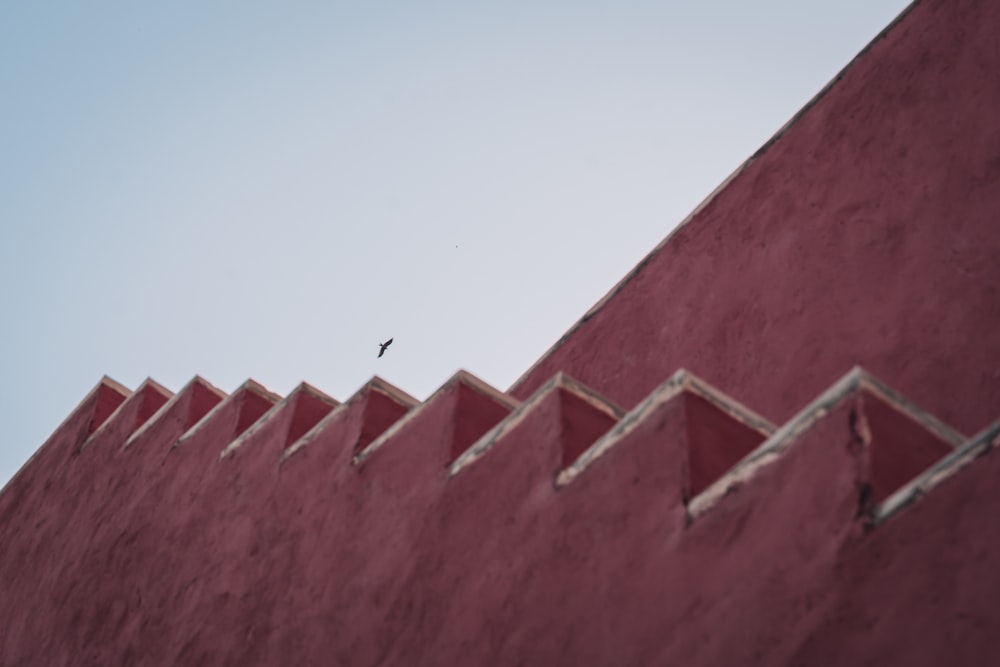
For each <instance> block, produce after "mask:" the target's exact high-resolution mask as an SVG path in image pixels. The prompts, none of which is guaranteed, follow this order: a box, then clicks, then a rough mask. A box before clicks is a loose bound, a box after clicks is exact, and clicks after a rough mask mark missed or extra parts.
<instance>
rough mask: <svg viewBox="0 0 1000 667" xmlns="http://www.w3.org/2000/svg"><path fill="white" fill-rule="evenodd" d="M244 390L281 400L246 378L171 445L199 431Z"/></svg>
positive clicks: (183, 441)
mask: <svg viewBox="0 0 1000 667" xmlns="http://www.w3.org/2000/svg"><path fill="white" fill-rule="evenodd" d="M244 391H249V392H253V393H255V394H257V395H258V396H264V397H265V398H269V399H271V400H272V401H274V402H276V403H277V402H278V401H280V400H281V396H279V395H278V394H276V393H274V392H273V391H271V390H269V389H268V388H267V387H265V386H264V385H262V384H260V383H259V382H257V381H256V380H247V381H246V382H244V383H243V384H241V385H240V386H239V387H237V388H236V389H235V390H234V391H233V393H231V394H229V396H227V397H226V398H224V399H223V400H222V401H220V402H219V403H218V404H217V405H216V406H215V407H214V408H212V409H211V410H209V411H208V412H206V413H205V416H204V417H202V418H201V419H199V420H198V422H197V423H196V424H195V425H194V426H192V427H191V428H189V429H188V430H187V431H185V432H184V434H183V435H181V437H179V438H178V439H177V442H175V443H174V444H173V446H174V447H179V446H180V445H182V444H183V443H185V442H187V441H188V440H190V439H191V438H192V437H193V436H194V435H195V434H196V433H198V431H200V430H201V429H203V428H204V427H205V424H207V423H208V422H210V421H212V418H213V417H215V415H217V414H218V413H219V411H221V410H223V409H224V408H225V407H226V406H227V405H229V403H230V402H231V401H234V400H236V397H237V396H239V395H240V394H241V393H242V392H244Z"/></svg>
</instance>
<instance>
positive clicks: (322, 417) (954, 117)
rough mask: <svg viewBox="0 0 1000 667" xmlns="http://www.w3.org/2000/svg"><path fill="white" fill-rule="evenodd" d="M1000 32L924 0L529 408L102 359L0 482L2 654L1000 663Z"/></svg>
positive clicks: (270, 659)
mask: <svg viewBox="0 0 1000 667" xmlns="http://www.w3.org/2000/svg"><path fill="white" fill-rule="evenodd" d="M998 28H1000V5H996V3H988V2H985V1H983V2H946V1H945V0H923V2H921V3H920V4H918V5H917V6H916V7H915V8H914V9H913V10H912V11H911V12H910V13H909V14H908V15H907V16H905V18H904V19H903V21H902V22H901V23H900V24H899V25H897V26H896V27H894V28H893V29H892V30H891V31H890V32H889V33H888V35H887V36H886V37H885V38H883V39H880V40H879V41H877V42H876V43H875V44H874V45H873V46H872V48H871V49H870V50H869V51H868V52H867V53H866V54H865V55H863V56H862V57H861V58H860V60H858V61H857V62H855V63H854V64H853V65H852V66H851V67H850V68H849V69H848V70H847V71H846V73H845V75H844V76H843V78H842V79H841V80H840V81H839V82H838V83H837V84H836V85H835V86H834V87H833V88H832V89H830V90H829V91H828V92H827V93H826V94H825V95H824V96H822V97H821V98H820V99H819V100H818V101H817V102H816V103H815V104H814V105H813V106H812V107H811V108H809V109H808V110H807V111H806V112H805V113H804V115H803V116H802V117H801V118H799V119H798V120H797V121H796V122H795V123H794V124H793V125H792V126H791V127H790V128H789V129H788V130H787V131H785V132H784V133H783V134H782V135H781V136H780V137H779V138H778V139H777V140H776V141H775V142H774V143H773V144H772V145H771V146H769V147H768V148H767V150H766V151H764V152H763V153H762V154H761V155H760V156H758V157H757V158H756V159H755V160H753V161H752V162H751V163H749V164H748V165H747V166H745V167H744V169H743V171H742V172H740V173H739V174H738V175H737V176H736V178H735V179H734V180H733V181H732V182H730V183H729V185H728V186H727V187H726V188H725V189H723V190H722V191H721V192H720V193H719V194H718V195H716V196H715V197H714V198H713V199H712V200H711V201H710V202H709V203H708V204H707V205H706V206H705V208H703V209H702V210H701V212H700V213H698V214H697V215H696V216H695V218H694V219H693V220H692V221H691V222H689V223H688V224H687V225H686V226H684V227H682V228H681V229H680V230H679V231H678V232H676V233H675V234H674V235H673V236H672V237H671V239H670V240H669V242H668V243H666V244H665V245H664V246H662V247H661V248H660V249H659V250H658V251H656V252H654V254H653V255H652V256H651V257H650V259H649V261H648V262H647V263H645V264H644V265H643V266H641V267H640V269H639V270H638V272H637V273H635V274H634V275H633V276H632V277H631V278H630V279H629V280H628V281H627V282H626V283H625V284H624V285H623V286H622V287H621V288H620V289H619V290H618V291H617V293H616V294H615V295H614V296H613V297H612V298H611V299H610V300H609V301H608V302H607V303H605V304H604V305H603V307H601V308H600V309H599V310H597V311H596V312H595V313H594V314H592V315H591V316H588V318H586V319H585V321H584V322H583V323H582V324H581V325H580V326H579V327H578V328H577V329H576V330H575V331H574V332H573V333H572V334H571V335H570V337H569V338H568V340H566V341H564V342H563V343H562V344H561V345H560V346H559V347H557V348H556V349H555V351H554V352H553V353H551V354H550V355H548V356H547V357H546V358H544V359H543V360H542V361H541V362H540V363H539V365H538V366H536V367H535V368H534V369H533V370H532V371H530V372H529V373H528V375H527V376H526V377H525V379H524V380H523V382H521V383H520V384H519V385H518V386H517V387H516V388H515V390H514V391H513V392H512V393H513V394H514V395H513V396H512V395H509V394H503V393H501V392H498V391H496V390H495V389H493V388H491V387H489V386H488V385H485V384H484V383H482V382H481V381H479V380H477V379H475V378H473V377H471V376H469V375H468V374H465V373H459V374H457V375H456V376H455V377H454V378H452V379H451V380H449V381H448V382H447V383H445V385H443V386H442V388H441V389H440V390H439V391H438V392H436V393H435V394H434V395H433V396H432V397H431V398H430V399H428V400H427V401H425V402H424V403H422V404H419V405H418V404H417V403H416V401H414V400H413V399H412V398H411V397H409V396H407V395H406V394H405V393H403V392H401V391H399V390H397V389H395V388H394V387H392V386H391V385H388V384H387V383H385V382H384V381H381V380H379V379H377V378H376V379H374V380H372V382H370V383H369V384H368V385H366V386H365V387H363V388H362V389H361V390H360V391H359V392H358V393H357V394H355V395H354V396H352V397H350V398H349V399H348V400H346V401H345V402H344V403H343V404H339V403H338V402H337V401H335V400H333V399H331V398H330V397H327V396H324V395H323V394H322V393H321V392H319V391H317V390H315V389H313V388H311V387H309V386H308V385H302V386H301V387H299V388H298V389H297V390H295V391H294V392H292V393H291V394H290V395H289V396H288V397H286V398H281V397H279V396H276V395H274V394H272V393H270V392H268V391H267V390H266V389H264V388H263V387H260V386H259V385H257V384H255V383H253V382H248V383H247V384H245V385H244V386H242V387H240V388H239V389H237V390H236V391H234V392H233V393H232V394H230V395H226V394H225V393H224V392H220V391H219V390H217V389H215V388H214V387H212V386H211V385H209V384H208V383H206V382H205V381H203V380H201V379H199V378H195V379H194V380H192V382H191V383H189V384H188V385H187V386H186V387H184V388H183V389H181V390H180V391H178V392H177V393H176V394H171V392H169V391H168V390H166V389H164V388H163V387H160V386H159V385H157V384H156V383H153V382H147V383H144V384H143V385H142V386H141V387H139V388H138V389H136V390H135V391H134V392H129V391H128V390H126V389H125V388H123V387H120V386H118V385H116V384H115V383H113V382H111V381H108V380H105V381H102V382H101V383H100V384H99V385H98V387H97V388H96V389H95V391H94V392H92V393H91V394H90V395H88V397H86V398H85V399H84V401H83V402H82V403H81V405H80V406H79V407H78V408H77V410H76V411H75V412H74V413H73V414H72V415H70V416H69V417H68V418H67V420H66V422H64V424H63V425H61V426H60V427H59V428H58V429H57V430H56V432H55V433H54V434H53V436H52V437H51V438H50V439H49V440H48V441H47V442H46V443H45V444H44V445H43V446H42V448H41V449H40V450H39V452H38V454H37V455H36V456H35V457H34V458H33V459H32V460H31V461H30V462H29V463H28V464H27V465H26V466H25V468H23V469H22V471H21V472H20V473H18V475H17V476H16V477H15V478H14V479H13V480H12V481H11V482H10V483H9V484H8V486H7V487H6V488H5V489H4V490H3V492H2V493H0V620H2V622H0V665H109V664H114V665H177V664H182V665H220V664H232V665H245V664H260V665H286V664H317V665H329V664H341V665H377V664H379V665H390V664H391V665H451V664H456V665H458V664H463V665H464V664H468V665H480V664H496V665H508V664H509V665H517V664H541V665H607V664H615V665H648V664H669V665H789V666H794V665H851V666H854V665H859V664H862V665H863V664H892V665H895V664H900V665H903V664H905V665H918V666H919V665H927V666H928V667H929V666H932V665H935V666H936V665H941V664H961V665H977V666H978V665H983V664H989V661H990V659H991V657H992V656H994V655H997V654H998V653H1000V640H998V637H1000V606H998V605H997V604H996V599H997V597H998V595H1000V570H998V569H997V568H996V566H995V564H996V562H997V561H998V559H1000V533H998V532H997V531H996V529H995V525H994V524H995V517H996V516H997V513H998V512H1000V495H998V494H996V493H995V492H994V491H995V488H996V485H997V481H998V475H1000V455H997V454H995V453H994V452H993V449H994V448H995V447H996V446H997V445H1000V422H994V423H995V425H994V426H993V427H992V429H991V430H986V431H983V432H982V433H980V434H979V435H978V436H977V437H976V438H973V439H972V440H968V441H967V440H966V438H965V437H964V436H962V435H960V434H959V433H957V432H956V431H954V430H953V429H952V428H950V427H949V424H950V425H951V426H954V427H957V428H958V429H959V430H960V431H964V432H966V433H971V432H972V431H974V430H976V429H978V428H980V427H982V426H984V425H985V424H987V423H988V422H991V421H992V420H996V419H997V418H998V417H1000V407H998V403H997V400H996V398H997V396H998V395H1000V392H998V383H1000V374H998V373H997V371H996V369H998V368H1000V363H998V362H1000V336H997V335H995V334H994V333H993V332H992V331H993V330H994V329H996V328H997V326H996V325H997V324H998V319H1000V314H998V313H1000V309H998V306H997V304H998V303H1000V301H998V300H997V299H996V297H997V295H996V293H995V292H996V288H997V285H998V284H1000V273H998V269H997V268H996V264H997V263H996V262H995V261H994V260H995V257H996V256H997V252H996V251H997V250H998V247H997V246H998V240H997V239H998V235H997V234H995V233H993V232H992V231H991V228H990V227H991V223H992V222H993V218H995V217H996V213H997V211H1000V187H998V185H997V184H998V183H1000V178H998V177H1000V123H998V122H997V121H996V120H995V114H994V113H992V112H993V111H994V110H995V109H997V108H1000V104H998V103H1000V83H998V82H1000V79H998V78H997V77H996V72H998V71H1000V40H996V39H995V36H996V35H997V34H998V33H1000V30H998ZM857 362H861V363H863V364H865V365H866V366H868V367H869V369H870V370H873V371H874V372H875V374H876V375H879V376H881V377H882V379H884V380H888V381H889V384H891V385H893V386H894V387H895V388H896V389H901V390H903V393H904V394H906V395H907V396H909V397H910V398H914V399H916V400H917V403H919V404H921V405H922V406H924V407H925V408H929V410H930V412H931V413H934V414H936V416H937V417H940V418H942V419H943V422H942V421H938V420H937V419H935V417H934V416H933V415H932V414H928V413H925V412H923V411H921V410H919V409H918V408H916V407H915V406H914V405H913V404H911V403H909V402H908V401H907V400H906V399H905V398H903V397H902V396H900V395H897V394H896V393H895V392H894V391H892V390H891V389H889V388H887V387H886V386H884V385H882V384H880V383H879V382H878V381H877V380H875V379H874V378H872V377H870V376H868V375H867V374H865V373H863V372H861V371H852V372H850V373H848V374H847V375H846V376H844V373H845V372H847V370H848V368H849V367H850V366H852V365H853V364H855V363H857ZM678 366H687V367H689V368H692V369H693V370H695V371H697V372H699V373H700V374H703V375H704V376H706V377H707V379H708V380H710V381H713V384H715V385H717V386H719V387H721V388H722V389H725V390H728V392H729V393H732V394H735V395H736V396H737V398H740V399H742V402H743V403H745V404H746V405H748V406H750V408H752V409H753V410H756V411H757V412H753V411H751V410H750V409H748V408H745V407H743V406H742V405H741V404H740V403H737V402H736V401H733V400H732V399H730V398H728V397H727V396H726V395H724V394H723V393H721V392H720V391H718V390H717V389H714V388H713V387H711V386H709V385H708V384H707V383H705V382H703V381H701V380H699V379H698V378H696V377H694V376H692V375H691V374H689V373H683V372H681V373H676V374H675V373H674V371H675V369H676V367H678ZM559 370H568V371H569V372H570V375H573V376H575V377H577V378H580V379H583V380H584V381H585V382H586V383H587V385H590V387H589V388H588V387H587V386H584V385H582V384H580V383H578V382H576V381H574V380H572V379H570V378H569V377H568V376H566V375H563V374H557V373H556V371H559ZM841 376H844V377H843V378H842V379H840V380H839V381H838V378H839V377H841ZM835 381H836V382H835ZM828 388H829V390H828ZM599 392H600V393H599ZM602 394H603V395H602ZM605 396H607V397H610V398H611V399H614V400H615V401H617V402H618V403H620V404H621V405H624V406H625V407H627V408H630V410H629V411H628V412H627V413H626V412H623V411H622V410H621V409H620V408H618V407H617V406H616V405H615V404H614V403H612V402H611V401H609V400H607V399H606V398H605ZM807 404H808V407H807V409H805V410H803V411H802V412H799V413H798V414H795V413H796V412H797V411H798V410H799V409H800V408H802V407H803V406H806V405H807ZM757 413H760V414H763V415H764V416H763V417H761V416H760V415H759V414H757ZM765 417H766V418H769V419H770V420H772V421H773V422H774V423H773V424H772V423H771V422H769V421H768V419H765ZM956 448H957V449H956Z"/></svg>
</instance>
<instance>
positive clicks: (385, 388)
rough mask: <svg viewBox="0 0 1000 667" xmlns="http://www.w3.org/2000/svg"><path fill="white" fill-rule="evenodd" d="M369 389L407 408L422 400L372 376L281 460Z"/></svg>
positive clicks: (284, 455)
mask: <svg viewBox="0 0 1000 667" xmlns="http://www.w3.org/2000/svg"><path fill="white" fill-rule="evenodd" d="M368 391H377V392H379V393H380V394H383V395H385V396H388V397H389V398H390V399H392V400H393V401H395V402H396V403H399V404H400V405H402V406H405V407H406V408H407V409H410V408H413V406H415V405H417V404H418V403H419V402H420V401H418V400H417V399H415V398H414V397H412V396H410V395H409V394H407V393H406V392H405V391H403V390H402V389H400V388H398V387H396V386H395V385H393V384H391V383H389V382H386V381H385V380H383V379H382V378H380V377H379V376H378V375H375V376H372V378H371V379H370V380H368V382H366V383H365V384H364V385H362V386H361V388H360V389H358V390H357V391H356V392H354V393H353V394H351V396H350V398H348V399H347V400H346V401H344V402H343V403H341V404H340V405H338V406H337V407H335V408H334V409H333V410H331V411H330V413H329V414H328V415H326V416H324V417H323V418H322V419H320V420H319V421H318V422H316V425H315V426H313V427H312V428H311V429H309V430H308V431H306V432H305V433H303V434H302V437H300V438H299V439H298V440H296V441H295V442H294V443H292V445H291V446H289V447H288V448H287V449H286V450H285V451H283V452H282V453H281V460H282V461H285V459H287V458H288V457H289V456H291V455H293V454H294V453H295V452H297V451H299V450H300V449H302V448H303V447H306V446H308V445H309V444H310V443H311V442H312V441H313V440H314V439H315V438H316V436H317V435H319V434H320V432H321V431H323V430H324V429H326V427H327V426H329V425H330V424H332V423H333V422H334V421H336V420H337V419H339V418H340V415H341V413H342V412H343V411H345V410H347V408H348V407H350V406H351V405H352V404H353V403H354V402H355V401H357V400H358V399H359V398H361V397H362V396H363V395H364V394H365V392H368Z"/></svg>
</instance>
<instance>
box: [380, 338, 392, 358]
mask: <svg viewBox="0 0 1000 667" xmlns="http://www.w3.org/2000/svg"><path fill="white" fill-rule="evenodd" d="M390 345H392V339H391V338H390V339H389V340H387V341H385V342H384V343H379V344H378V347H379V350H378V356H379V359H381V358H382V355H383V354H385V351H386V349H388V347H389V346H390Z"/></svg>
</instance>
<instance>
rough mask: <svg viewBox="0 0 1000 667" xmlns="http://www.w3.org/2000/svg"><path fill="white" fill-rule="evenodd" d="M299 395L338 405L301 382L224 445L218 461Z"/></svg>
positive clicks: (329, 397)
mask: <svg viewBox="0 0 1000 667" xmlns="http://www.w3.org/2000/svg"><path fill="white" fill-rule="evenodd" d="M299 394H309V395H310V396H312V397H314V398H316V399H319V400H320V401H322V402H324V403H326V404H327V405H330V406H332V407H333V408H336V407H337V406H338V405H340V401H338V400H337V399H335V398H333V397H332V396H328V395H327V394H325V393H323V392H322V391H320V390H319V389H317V388H316V387H314V386H312V385H311V384H309V383H307V382H301V383H299V385H298V386H297V387H295V389H293V390H292V391H291V392H290V393H289V394H288V396H285V397H284V398H283V399H281V400H280V401H278V402H277V403H275V404H274V405H272V406H271V407H270V409H268V411H267V412H265V413H264V414H262V415H261V416H260V417H259V418H258V419H257V421H255V422H254V423H253V424H251V425H250V428H248V429H247V430H245V431H243V433H241V434H240V435H239V436H237V438H236V439H235V440H233V441H232V442H231V443H229V444H228V445H226V446H225V447H224V448H223V450H222V452H221V453H220V454H219V459H220V460H222V459H224V458H226V457H227V456H229V455H230V454H232V453H233V452H235V451H236V450H237V449H239V448H240V447H242V446H243V444H244V443H246V441H247V440H249V439H250V438H252V437H253V436H254V434H255V433H257V432H258V431H260V430H261V429H262V428H264V426H265V425H266V424H267V423H268V422H269V421H271V419H272V418H273V417H274V416H275V415H277V414H278V413H279V412H281V411H282V410H284V409H285V408H286V407H287V406H288V405H289V404H290V403H291V402H292V401H293V400H295V398H296V397H297V396H298V395H299Z"/></svg>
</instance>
